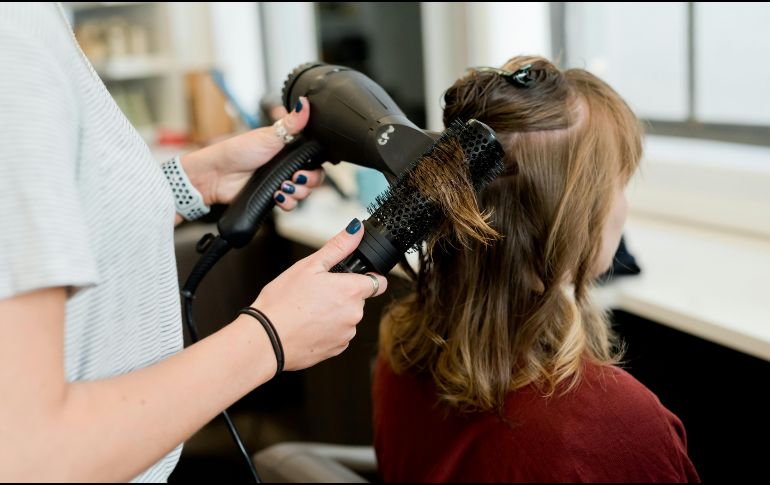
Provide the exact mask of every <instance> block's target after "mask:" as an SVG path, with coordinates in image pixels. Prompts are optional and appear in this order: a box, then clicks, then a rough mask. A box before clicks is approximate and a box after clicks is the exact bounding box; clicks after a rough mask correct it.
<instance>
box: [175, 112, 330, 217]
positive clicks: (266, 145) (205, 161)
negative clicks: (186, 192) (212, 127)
mask: <svg viewBox="0 0 770 485" xmlns="http://www.w3.org/2000/svg"><path fill="white" fill-rule="evenodd" d="M309 118H310V103H309V102H308V100H307V98H304V97H301V98H300V99H299V101H298V102H297V104H296V105H295V107H294V109H293V110H292V111H291V112H290V113H288V114H287V115H286V116H284V117H283V126H284V127H285V128H286V131H287V133H288V134H289V135H292V136H296V135H297V134H299V132H300V131H302V129H303V128H305V125H307V121H308V119H309ZM284 146H285V145H284V140H283V139H282V138H281V137H279V136H278V134H277V132H276V128H275V125H273V126H265V127H262V128H257V129H256V130H252V131H249V132H248V133H244V134H242V135H238V136H234V137H232V138H229V139H227V140H225V141H222V142H219V143H216V144H214V145H211V146H208V147H206V148H203V149H201V150H198V151H195V152H191V153H188V154H186V155H184V156H183V157H182V165H183V166H184V168H185V172H187V175H188V177H189V178H190V181H191V182H192V183H193V185H195V187H196V188H197V189H198V190H199V191H200V192H201V194H203V198H204V201H205V202H206V204H208V205H211V204H229V203H230V202H231V201H232V200H233V198H234V197H235V196H236V195H237V194H238V192H240V190H241V188H243V186H244V185H245V184H246V182H247V181H248V180H249V177H251V174H252V173H253V172H254V170H256V169H258V168H259V167H261V166H262V165H264V164H265V163H267V162H269V161H270V160H271V159H272V158H273V157H274V156H275V155H276V154H277V153H278V152H279V151H281V149H282V148H283V147H284ZM323 178H324V173H323V170H321V169H317V170H300V171H298V172H296V173H294V174H293V175H292V177H291V180H286V181H284V182H283V183H282V184H281V188H280V190H278V191H276V192H275V193H274V194H273V197H274V199H275V201H276V205H277V206H279V207H280V208H282V209H284V210H291V209H293V208H294V207H296V205H297V201H298V200H302V199H304V198H305V197H307V196H308V195H309V194H310V191H311V190H312V189H313V188H315V187H318V186H319V185H320V184H321V182H322V181H323Z"/></svg>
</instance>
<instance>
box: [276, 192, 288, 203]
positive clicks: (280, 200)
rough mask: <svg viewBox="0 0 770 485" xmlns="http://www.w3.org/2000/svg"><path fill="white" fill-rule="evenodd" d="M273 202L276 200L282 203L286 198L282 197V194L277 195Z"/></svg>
mask: <svg viewBox="0 0 770 485" xmlns="http://www.w3.org/2000/svg"><path fill="white" fill-rule="evenodd" d="M275 200H277V201H278V202H283V201H285V200H286V197H284V196H283V194H278V195H276V196H275Z"/></svg>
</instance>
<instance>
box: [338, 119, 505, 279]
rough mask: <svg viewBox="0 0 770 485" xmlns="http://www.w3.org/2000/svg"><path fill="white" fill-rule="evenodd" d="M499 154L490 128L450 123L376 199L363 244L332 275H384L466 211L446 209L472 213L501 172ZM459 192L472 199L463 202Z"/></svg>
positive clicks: (472, 124) (366, 222)
mask: <svg viewBox="0 0 770 485" xmlns="http://www.w3.org/2000/svg"><path fill="white" fill-rule="evenodd" d="M503 153H504V152H503V147H502V146H501V145H500V142H499V141H498V140H497V137H496V136H495V132H494V131H493V130H492V129H491V128H490V127H489V126H487V125H485V124H484V123H482V122H480V121H478V120H470V121H468V122H467V123H465V124H463V123H462V122H456V123H453V124H452V125H451V126H450V127H449V128H448V129H447V130H445V131H444V132H443V133H442V135H441V136H440V137H439V138H438V140H436V141H435V142H434V143H433V145H431V147H430V148H429V149H428V150H427V152H425V153H424V154H423V155H422V156H421V157H419V158H418V159H417V160H416V161H414V162H413V163H412V165H411V166H410V167H409V168H408V169H407V170H406V171H405V172H404V173H403V174H402V175H401V176H400V177H399V179H398V180H397V181H396V183H395V184H394V185H392V186H391V187H390V188H389V189H388V190H387V191H385V192H384V193H383V194H381V195H380V196H378V197H377V200H376V201H375V203H374V204H373V205H372V206H371V207H370V208H369V212H370V214H371V216H370V217H369V218H368V219H366V220H365V221H364V227H365V229H366V230H365V233H364V237H363V239H362V240H361V244H360V245H359V246H358V248H357V249H356V250H355V251H354V252H353V254H351V255H350V256H348V257H347V258H346V259H345V260H343V261H342V262H341V263H339V264H338V265H336V266H335V267H334V268H332V270H331V271H332V272H333V273H343V272H348V273H361V274H363V273H367V272H369V271H374V272H377V273H380V274H387V273H388V272H389V271H390V270H391V269H393V267H394V266H395V265H396V264H397V263H398V262H399V260H400V259H401V256H402V255H403V254H404V253H406V252H407V251H409V250H410V249H412V248H417V247H418V246H419V245H420V244H421V243H422V242H423V241H425V240H427V239H429V238H430V237H431V235H432V233H434V232H435V231H438V230H439V229H440V228H442V227H444V225H445V222H446V221H447V220H449V221H450V222H453V221H454V220H455V219H456V218H455V217H454V216H455V214H454V212H455V211H456V210H459V209H467V207H466V208H457V207H452V206H450V204H452V203H455V204H456V203H458V202H453V201H463V200H464V201H466V202H465V203H467V204H473V206H474V208H475V196H476V194H478V192H479V191H481V189H482V188H484V187H485V186H486V185H487V184H488V183H489V182H491V181H492V180H494V179H495V177H497V176H498V175H499V174H500V173H501V172H502V171H503V169H504V168H505V166H504V163H503ZM463 192H464V193H466V195H468V194H469V196H470V199H469V198H468V197H465V198H463V197H461V196H462V195H463V194H462V193H463ZM469 200H470V201H469ZM466 212H467V210H466ZM480 220H483V219H482V218H481V217H480Z"/></svg>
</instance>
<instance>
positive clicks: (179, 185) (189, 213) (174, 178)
mask: <svg viewBox="0 0 770 485" xmlns="http://www.w3.org/2000/svg"><path fill="white" fill-rule="evenodd" d="M161 168H162V169H163V175H165V176H166V179H167V180H168V183H169V185H170V186H171V191H172V192H173V193H174V203H175V204H176V211H177V212H178V213H179V215H181V216H182V217H184V219H185V220H187V221H194V220H195V219H198V218H200V217H203V216H205V215H206V214H208V213H209V211H210V210H211V208H210V207H209V206H207V205H206V204H205V203H204V202H203V196H202V195H201V193H200V192H198V189H196V188H195V187H194V186H193V184H192V182H190V179H189V178H187V173H185V171H184V167H182V162H181V161H180V160H179V157H174V158H172V159H171V160H169V161H167V162H165V163H164V164H163V165H161Z"/></svg>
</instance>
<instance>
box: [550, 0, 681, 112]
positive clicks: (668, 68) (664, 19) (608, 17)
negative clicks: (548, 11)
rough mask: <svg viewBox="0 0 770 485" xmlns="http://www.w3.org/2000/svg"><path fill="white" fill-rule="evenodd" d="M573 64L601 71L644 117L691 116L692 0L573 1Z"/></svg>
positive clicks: (569, 17) (569, 15)
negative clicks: (689, 34) (689, 46)
mask: <svg viewBox="0 0 770 485" xmlns="http://www.w3.org/2000/svg"><path fill="white" fill-rule="evenodd" d="M565 14H566V30H567V32H566V50H567V57H568V59H567V64H568V66H569V67H579V68H583V69H587V70H589V71H591V72H592V73H594V74H596V75H597V76H599V77H601V78H602V79H604V80H605V81H607V83H609V84H610V85H611V86H612V87H613V88H615V89H616V90H617V91H618V93H620V95H621V96H623V97H624V98H625V99H626V101H627V102H628V104H629V105H630V106H631V108H632V109H633V110H634V111H635V112H636V113H637V114H638V115H640V116H641V117H643V118H651V119H658V120H670V121H683V120H684V119H686V118H687V104H688V86H687V66H688V62H687V4H686V3H685V2H671V3H652V2H651V3H638V2H635V3H617V4H615V3H607V2H570V3H568V4H567V8H566V13H565Z"/></svg>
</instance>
